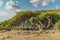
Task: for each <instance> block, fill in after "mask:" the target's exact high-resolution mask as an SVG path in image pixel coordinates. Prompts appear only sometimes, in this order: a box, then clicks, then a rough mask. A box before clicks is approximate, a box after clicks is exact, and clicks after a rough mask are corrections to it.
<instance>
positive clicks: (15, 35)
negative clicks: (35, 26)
mask: <svg viewBox="0 0 60 40" xmlns="http://www.w3.org/2000/svg"><path fill="white" fill-rule="evenodd" d="M0 40H60V32H59V31H55V30H49V31H45V32H44V31H22V30H19V31H17V30H12V31H0Z"/></svg>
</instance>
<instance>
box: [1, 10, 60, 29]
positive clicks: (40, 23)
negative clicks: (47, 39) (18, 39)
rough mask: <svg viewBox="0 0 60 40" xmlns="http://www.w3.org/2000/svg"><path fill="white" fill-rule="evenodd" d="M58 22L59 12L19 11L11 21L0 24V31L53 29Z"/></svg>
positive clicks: (59, 18)
mask: <svg viewBox="0 0 60 40" xmlns="http://www.w3.org/2000/svg"><path fill="white" fill-rule="evenodd" d="M59 20H60V10H42V11H21V12H17V13H16V15H15V16H14V17H13V18H12V19H9V20H6V21H4V22H1V23H0V30H6V29H7V30H12V29H17V30H23V29H28V30H29V29H30V30H31V29H35V30H37V29H43V30H46V29H53V28H54V27H55V26H54V25H56V27H57V25H58V24H59V23H58V21H59ZM59 25H60V24H59ZM58 29H60V27H58Z"/></svg>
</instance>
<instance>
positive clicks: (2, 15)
mask: <svg viewBox="0 0 60 40" xmlns="http://www.w3.org/2000/svg"><path fill="white" fill-rule="evenodd" d="M14 15H15V14H14V13H10V12H8V11H5V10H4V11H0V22H2V21H5V20H8V19H10V18H12V17H13V16H14Z"/></svg>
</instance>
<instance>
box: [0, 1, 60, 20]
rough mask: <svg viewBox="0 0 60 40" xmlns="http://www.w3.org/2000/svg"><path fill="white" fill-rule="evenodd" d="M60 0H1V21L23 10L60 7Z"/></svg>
mask: <svg viewBox="0 0 60 40" xmlns="http://www.w3.org/2000/svg"><path fill="white" fill-rule="evenodd" d="M59 8H60V0H0V21H4V20H8V19H10V18H12V17H13V16H14V15H15V14H16V12H19V11H22V10H49V9H59Z"/></svg>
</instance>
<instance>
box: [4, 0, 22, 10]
mask: <svg viewBox="0 0 60 40" xmlns="http://www.w3.org/2000/svg"><path fill="white" fill-rule="evenodd" d="M17 3H18V2H17ZM17 3H15V2H14V1H13V0H10V1H8V2H7V3H6V6H5V7H6V9H7V10H15V11H21V9H20V7H18V6H17V5H16V4H17Z"/></svg>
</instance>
